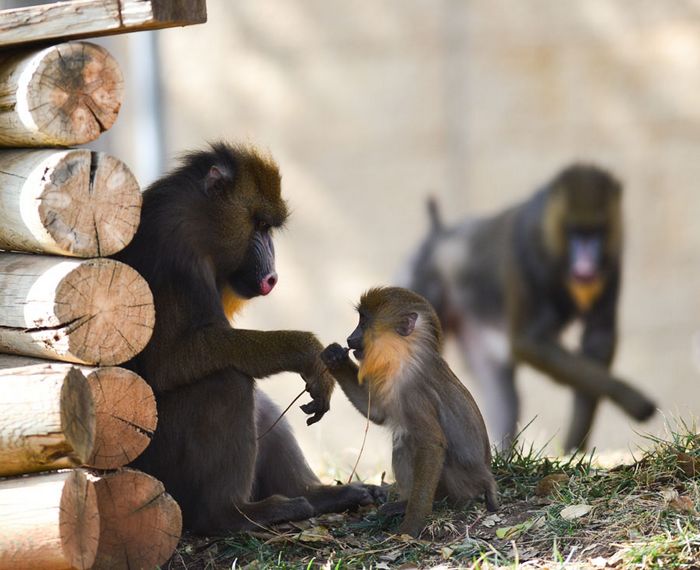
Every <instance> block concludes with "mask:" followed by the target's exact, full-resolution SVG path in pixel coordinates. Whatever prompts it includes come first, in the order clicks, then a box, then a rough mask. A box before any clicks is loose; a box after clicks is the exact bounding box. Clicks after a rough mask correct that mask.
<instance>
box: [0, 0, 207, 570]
mask: <svg viewBox="0 0 700 570" xmlns="http://www.w3.org/2000/svg"><path fill="white" fill-rule="evenodd" d="M205 19H206V11H205V2H204V0H188V1H187V2H181V1H173V0H72V1H70V2H58V3H55V4H49V5H40V6H33V7H30V8H21V9H14V10H4V11H0V147H2V149H0V250H2V251H0V353H2V354H0V570H2V569H15V568H16V569H20V568H21V569H26V568H33V569H34V568H35V569H66V568H77V569H87V568H114V569H117V568H154V567H156V566H157V565H159V564H162V563H163V562H165V561H166V560H167V559H168V558H169V557H170V556H171V555H172V553H173V551H174V549H175V547H176V545H177V542H178V540H179V537H180V533H181V528H182V520H181V515H180V510H179V507H178V506H177V503H175V501H174V500H173V499H172V498H171V497H170V496H169V495H168V494H167V493H166V492H165V489H164V488H163V485H162V484H161V483H160V482H159V481H157V480H156V479H154V478H153V477H150V476H149V475H146V474H145V473H141V472H139V471H135V470H133V469H129V468H127V467H124V466H125V465H127V464H128V463H130V462H131V461H133V460H134V459H135V458H136V457H138V455H139V454H140V453H142V452H143V450H144V449H145V448H146V447H147V446H148V443H149V441H150V438H151V436H152V434H153V432H154V430H155V428H156V420H157V418H156V404H155V399H154V396H153V392H152V391H151V389H150V387H149V386H148V384H147V383H146V382H145V381H144V380H143V379H142V378H140V377H139V376H138V375H137V374H135V373H133V372H131V371H129V370H127V369H125V368H120V367H119V366H118V365H119V364H121V363H124V362H126V361H127V360H129V359H131V358H133V357H134V356H136V355H137V354H138V353H139V352H140V351H141V350H142V349H143V348H144V347H145V346H146V344H147V343H148V341H149V339H150V336H151V333H152V330H153V325H154V319H155V313H154V308H153V298H152V295H151V292H150V290H149V288H148V285H147V284H146V282H145V280H144V279H143V278H142V277H141V276H140V275H139V274H138V273H136V272H135V271H134V270H133V269H132V268H130V267H128V266H126V265H124V264H122V263H119V262H117V261H114V260H112V259H107V258H106V256H109V255H112V254H114V253H116V252H118V251H120V250H121V249H122V248H123V247H125V246H126V245H127V244H128V243H129V241H130V240H131V238H132V237H133V235H134V233H135V232H136V228H137V226H138V221H139V216H140V207H141V194H140V188H139V186H138V183H137V182H136V180H135V178H134V176H133V175H132V174H131V172H130V171H129V169H128V167H127V166H126V165H125V164H124V163H122V162H121V161H119V160H118V159H117V158H115V157H112V156H109V155H106V154H104V153H99V152H91V151H90V150H86V149H75V148H69V147H72V146H74V145H79V144H84V143H89V142H91V141H93V140H95V139H96V138H97V137H98V136H99V135H100V134H101V133H102V132H104V131H106V130H107V129H109V128H110V127H111V126H112V124H113V123H114V121H115V119H116V117H117V114H118V111H119V107H120V105H121V102H122V94H123V89H122V83H123V77H122V73H121V71H120V69H119V66H118V64H117V62H116V61H115V60H114V59H113V58H112V56H111V55H110V54H109V53H108V52H107V51H106V50H105V49H104V48H102V47H100V46H98V45H95V44H93V43H89V42H85V41H66V40H68V39H72V38H84V37H89V36H96V35H107V34H112V33H123V32H128V31H136V30H140V29H154V28H162V27H169V26H176V25H188V24H195V23H200V22H203V21H205ZM35 43H37V44H40V47H37V46H35V45H33V44H35Z"/></svg>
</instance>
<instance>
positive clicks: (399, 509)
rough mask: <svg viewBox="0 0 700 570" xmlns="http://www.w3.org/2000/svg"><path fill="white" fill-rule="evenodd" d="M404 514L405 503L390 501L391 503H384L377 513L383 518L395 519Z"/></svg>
mask: <svg viewBox="0 0 700 570" xmlns="http://www.w3.org/2000/svg"><path fill="white" fill-rule="evenodd" d="M405 512H406V501H392V502H391V503H384V504H383V505H382V506H381V507H379V509H377V513H378V514H380V515H382V516H383V517H396V516H399V515H403V514H405Z"/></svg>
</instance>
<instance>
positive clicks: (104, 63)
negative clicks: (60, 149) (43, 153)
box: [0, 13, 124, 146]
mask: <svg viewBox="0 0 700 570" xmlns="http://www.w3.org/2000/svg"><path fill="white" fill-rule="evenodd" d="M0 15H1V13H0ZM123 91H124V89H123V80H122V74H121V71H120V69H119V66H118V65H117V62H116V61H115V60H114V58H113V57H112V56H111V55H109V53H108V52H107V51H106V50H105V49H104V48H102V47H100V46H97V45H95V44H90V43H86V42H70V43H65V44H59V45H54V46H49V47H47V48H44V49H42V50H39V51H19V52H14V53H9V54H7V55H4V56H2V57H1V58H0V146H69V145H77V144H84V143H88V142H90V141H93V140H95V139H96V138H97V137H99V136H100V134H101V133H102V132H103V131H106V130H108V129H109V128H110V127H111V126H112V124H113V123H114V121H115V119H116V118H117V113H118V112H119V107H120V106H121V103H122V97H123Z"/></svg>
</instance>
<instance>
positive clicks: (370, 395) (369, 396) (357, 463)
mask: <svg viewBox="0 0 700 570" xmlns="http://www.w3.org/2000/svg"><path fill="white" fill-rule="evenodd" d="M371 406H372V390H367V422H366V423H365V433H364V435H363V436H362V445H361V446H360V453H358V454H357V461H355V466H354V467H353V468H352V472H351V473H350V477H349V478H348V485H349V484H350V483H352V478H353V477H354V476H355V471H357V466H358V465H359V463H360V458H361V457H362V452H363V451H364V450H365V443H366V442H367V431H369V413H370V409H371Z"/></svg>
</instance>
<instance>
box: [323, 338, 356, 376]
mask: <svg viewBox="0 0 700 570" xmlns="http://www.w3.org/2000/svg"><path fill="white" fill-rule="evenodd" d="M349 352H350V349H349V348H343V347H342V346H340V345H339V344H338V343H337V342H334V343H333V344H329V345H328V346H327V347H326V348H325V349H324V350H323V352H322V353H321V360H322V361H323V363H324V364H325V365H326V366H327V367H328V370H338V368H340V367H341V366H343V364H345V363H346V362H347V361H348V359H349V357H348V353H349Z"/></svg>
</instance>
